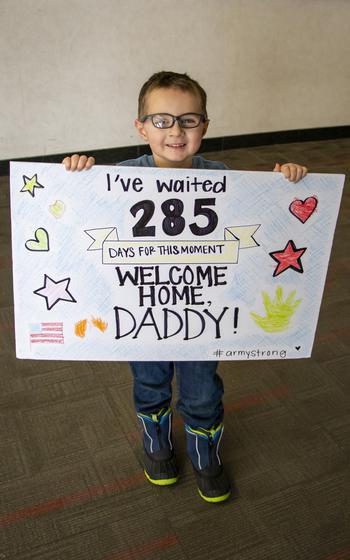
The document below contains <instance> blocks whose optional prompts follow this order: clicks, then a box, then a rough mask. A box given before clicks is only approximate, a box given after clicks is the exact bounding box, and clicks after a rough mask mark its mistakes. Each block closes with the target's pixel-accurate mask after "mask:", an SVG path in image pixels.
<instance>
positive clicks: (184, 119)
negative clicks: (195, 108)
mask: <svg viewBox="0 0 350 560" xmlns="http://www.w3.org/2000/svg"><path fill="white" fill-rule="evenodd" d="M147 119H151V121H152V124H153V126H155V127H156V128H171V127H172V126H174V124H175V122H178V123H179V125H180V126H181V128H196V127H197V126H199V125H200V124H201V123H202V122H206V121H207V120H208V119H207V118H206V116H205V115H201V114H200V113H184V114H183V115H179V116H178V117H175V115H170V113H155V114H153V115H145V116H144V117H141V118H140V121H141V122H142V123H144V122H145V121H146V120H147Z"/></svg>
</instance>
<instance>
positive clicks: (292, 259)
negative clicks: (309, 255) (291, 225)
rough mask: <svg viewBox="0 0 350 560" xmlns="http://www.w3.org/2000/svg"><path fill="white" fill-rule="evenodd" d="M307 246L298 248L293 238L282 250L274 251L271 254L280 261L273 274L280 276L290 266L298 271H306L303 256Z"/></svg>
mask: <svg viewBox="0 0 350 560" xmlns="http://www.w3.org/2000/svg"><path fill="white" fill-rule="evenodd" d="M305 251H306V247H302V248H300V249H297V248H296V246H295V243H294V241H292V240H291V239H290V240H289V241H288V243H287V245H286V246H285V248H284V249H283V250H282V251H273V252H272V253H269V255H270V256H271V257H272V258H273V259H274V260H275V261H276V262H277V263H278V266H276V268H275V270H274V273H273V276H278V274H281V272H284V271H285V270H287V269H288V268H292V269H293V270H295V271H296V272H301V273H302V272H304V270H303V265H302V264H301V260H300V258H301V256H302V255H303V254H304V253H305Z"/></svg>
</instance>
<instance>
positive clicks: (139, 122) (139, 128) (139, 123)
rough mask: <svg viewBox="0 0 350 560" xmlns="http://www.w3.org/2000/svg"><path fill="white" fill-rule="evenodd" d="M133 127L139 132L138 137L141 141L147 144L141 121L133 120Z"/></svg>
mask: <svg viewBox="0 0 350 560" xmlns="http://www.w3.org/2000/svg"><path fill="white" fill-rule="evenodd" d="M134 125H135V127H136V128H137V130H138V131H139V135H140V136H141V138H142V140H145V141H146V142H148V136H147V133H146V131H145V127H144V126H143V123H142V122H141V121H139V120H138V119H135V121H134Z"/></svg>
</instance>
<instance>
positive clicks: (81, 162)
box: [62, 154, 95, 171]
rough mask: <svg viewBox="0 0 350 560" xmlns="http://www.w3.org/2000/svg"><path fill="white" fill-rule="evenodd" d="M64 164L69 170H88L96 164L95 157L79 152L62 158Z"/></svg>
mask: <svg viewBox="0 0 350 560" xmlns="http://www.w3.org/2000/svg"><path fill="white" fill-rule="evenodd" d="M62 163H63V165H64V166H65V168H66V170H67V171H83V169H84V170H85V171H87V170H88V169H90V168H91V167H92V166H93V165H95V158H94V157H92V156H90V157H88V156H84V155H83V156H81V155H79V154H73V155H72V156H67V157H65V158H64V159H63V160H62Z"/></svg>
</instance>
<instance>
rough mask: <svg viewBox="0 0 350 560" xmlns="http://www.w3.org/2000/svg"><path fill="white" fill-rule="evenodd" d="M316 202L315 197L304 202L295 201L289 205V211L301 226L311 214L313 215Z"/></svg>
mask: <svg viewBox="0 0 350 560" xmlns="http://www.w3.org/2000/svg"><path fill="white" fill-rule="evenodd" d="M317 203H318V200H317V198H316V197H315V196H309V197H308V198H306V199H305V200H298V199H295V200H293V202H292V203H291V204H290V205H289V211H290V212H291V213H292V214H293V216H295V217H296V218H298V220H300V221H301V222H302V223H303V224H305V222H306V220H308V219H309V218H310V216H311V214H313V213H314V211H315V209H316V206H317Z"/></svg>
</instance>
